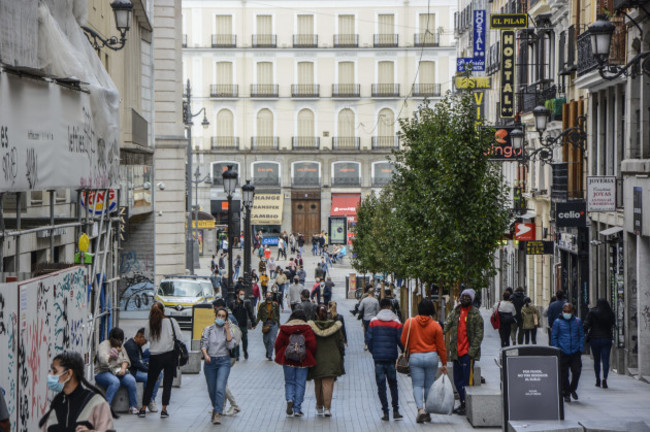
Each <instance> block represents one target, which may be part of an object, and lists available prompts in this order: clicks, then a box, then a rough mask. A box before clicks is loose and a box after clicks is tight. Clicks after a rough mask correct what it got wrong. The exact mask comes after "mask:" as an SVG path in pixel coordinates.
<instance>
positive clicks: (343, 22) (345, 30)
mask: <svg viewBox="0 0 650 432" xmlns="http://www.w3.org/2000/svg"><path fill="white" fill-rule="evenodd" d="M339 34H343V35H352V34H354V15H339Z"/></svg>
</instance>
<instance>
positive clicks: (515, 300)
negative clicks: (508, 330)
mask: <svg viewBox="0 0 650 432" xmlns="http://www.w3.org/2000/svg"><path fill="white" fill-rule="evenodd" d="M525 300H526V296H525V295H524V293H523V291H515V292H514V294H512V295H511V296H510V301H511V302H512V304H513V305H515V310H516V311H517V314H516V315H515V318H516V319H517V323H521V322H523V320H522V319H521V308H523V307H524V303H525Z"/></svg>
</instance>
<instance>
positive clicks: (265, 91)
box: [251, 84, 279, 97]
mask: <svg viewBox="0 0 650 432" xmlns="http://www.w3.org/2000/svg"><path fill="white" fill-rule="evenodd" d="M278 87H279V86H278V85H277V84H251V97H278V94H279V88H278Z"/></svg>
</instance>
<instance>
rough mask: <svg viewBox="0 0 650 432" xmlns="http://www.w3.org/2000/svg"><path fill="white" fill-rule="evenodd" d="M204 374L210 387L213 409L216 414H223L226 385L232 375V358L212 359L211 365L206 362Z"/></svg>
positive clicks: (209, 393)
mask: <svg viewBox="0 0 650 432" xmlns="http://www.w3.org/2000/svg"><path fill="white" fill-rule="evenodd" d="M203 374H204V375H205V383H206V384H207V385H208V395H210V402H212V409H214V412H215V413H216V414H223V405H224V403H225V398H226V384H228V375H230V357H229V356H223V357H210V363H208V362H204V364H203Z"/></svg>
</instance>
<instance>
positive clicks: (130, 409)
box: [129, 407, 140, 414]
mask: <svg viewBox="0 0 650 432" xmlns="http://www.w3.org/2000/svg"><path fill="white" fill-rule="evenodd" d="M129 413H131V414H139V413H140V410H139V409H138V408H136V407H131V408H129Z"/></svg>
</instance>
